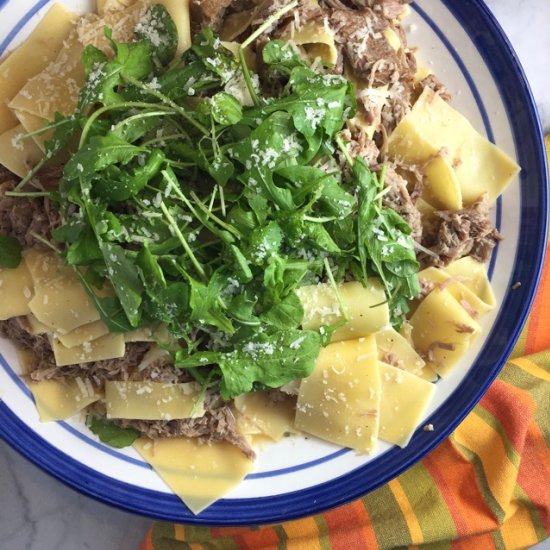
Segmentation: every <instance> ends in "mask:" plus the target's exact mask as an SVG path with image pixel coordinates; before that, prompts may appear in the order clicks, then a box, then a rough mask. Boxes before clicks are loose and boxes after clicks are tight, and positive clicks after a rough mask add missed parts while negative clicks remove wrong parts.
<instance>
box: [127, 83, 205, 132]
mask: <svg viewBox="0 0 550 550" xmlns="http://www.w3.org/2000/svg"><path fill="white" fill-rule="evenodd" d="M122 78H124V80H126V82H129V83H130V84H132V85H133V86H136V87H137V88H140V89H141V90H143V91H145V92H147V93H148V94H151V95H153V96H155V97H156V98H158V99H160V100H161V101H162V102H163V103H165V104H166V105H169V106H170V107H172V109H174V111H176V112H177V113H178V114H179V115H181V116H182V117H183V118H184V119H185V120H187V122H189V123H190V124H192V125H193V126H194V127H195V128H196V129H197V130H199V132H201V133H203V134H204V135H207V134H209V133H210V132H209V131H208V130H207V129H206V128H205V127H204V126H203V125H202V124H201V123H200V122H197V121H196V120H195V119H194V118H193V117H192V116H191V115H190V114H189V113H188V112H187V111H186V110H185V109H184V108H183V107H180V106H179V105H178V104H177V103H176V102H174V101H172V100H171V99H170V98H169V97H167V96H165V95H164V94H161V93H160V92H158V91H157V90H153V89H152V88H150V87H149V86H147V84H144V83H143V82H141V81H140V80H138V79H137V78H134V77H132V76H123V77H122Z"/></svg>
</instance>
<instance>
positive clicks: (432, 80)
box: [420, 74, 452, 101]
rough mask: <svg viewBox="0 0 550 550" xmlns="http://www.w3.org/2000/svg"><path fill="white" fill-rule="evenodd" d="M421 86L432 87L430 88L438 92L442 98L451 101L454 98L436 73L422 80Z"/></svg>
mask: <svg viewBox="0 0 550 550" xmlns="http://www.w3.org/2000/svg"><path fill="white" fill-rule="evenodd" d="M420 87H421V89H422V90H424V89H425V88H430V90H433V91H434V92H435V93H436V94H439V96H440V97H441V99H443V100H445V101H450V100H451V99H452V96H451V94H450V92H449V91H448V90H447V88H446V87H445V85H444V84H443V83H442V82H441V80H439V78H437V76H435V75H434V74H431V75H429V76H427V77H426V78H425V79H424V80H422V81H421V82H420Z"/></svg>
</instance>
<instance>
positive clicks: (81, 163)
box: [63, 134, 146, 180]
mask: <svg viewBox="0 0 550 550" xmlns="http://www.w3.org/2000/svg"><path fill="white" fill-rule="evenodd" d="M144 152H146V149H143V148H142V147H137V146H135V145H132V144H130V143H128V142H127V141H125V140H123V139H121V138H119V137H117V136H116V135H114V134H108V135H105V136H93V137H92V138H91V139H90V141H89V142H88V143H87V144H86V145H84V147H82V149H80V150H79V151H78V152H77V153H75V154H74V156H73V157H72V158H71V159H70V160H69V162H68V163H67V164H66V165H65V170H64V172H63V173H64V175H65V177H66V178H67V179H69V180H76V179H78V178H90V177H91V176H93V175H95V174H97V172H99V171H101V170H103V169H104V168H106V167H107V166H111V165H113V164H122V165H125V164H128V163H129V162H130V161H131V160H132V159H133V158H135V157H136V156H137V155H139V154H141V153H144Z"/></svg>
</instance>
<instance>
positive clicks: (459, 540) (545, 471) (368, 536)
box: [140, 250, 550, 550]
mask: <svg viewBox="0 0 550 550" xmlns="http://www.w3.org/2000/svg"><path fill="white" fill-rule="evenodd" d="M549 536H550V250H549V254H547V256H546V264H545V267H544V271H543V275H542V280H541V284H540V287H539V290H538V293H537V297H536V300H535V303H534V305H533V308H532V310H531V314H530V317H529V320H528V322H527V324H526V326H525V328H524V330H523V332H522V334H521V336H520V338H519V340H518V343H517V345H516V347H515V349H514V351H513V353H512V355H511V356H510V359H509V361H508V362H507V364H506V365H505V367H504V368H503V370H502V372H501V374H500V376H499V377H498V379H497V380H496V381H495V382H494V383H493V384H492V386H491V387H490V389H489V391H488V392H487V393H486V394H485V396H484V397H483V399H482V400H481V401H480V402H479V404H478V405H477V406H476V407H475V409H474V410H473V411H472V412H471V413H470V414H469V415H468V416H467V417H466V419H465V420H464V421H463V422H462V423H461V424H460V426H459V427H458V428H457V429H456V431H455V432H454V433H453V434H452V435H451V437H449V438H448V439H447V440H445V441H444V442H443V443H441V444H440V445H439V446H438V447H437V448H436V449H435V450H434V451H432V452H431V453H430V454H429V455H428V456H427V457H426V458H424V459H423V460H422V461H421V462H419V463H418V464H416V465H415V466H413V467H412V468H410V469H409V470H408V471H406V472H405V473H403V474H401V475H400V476H399V477H397V478H396V479H394V480H392V481H390V482H389V483H388V484H387V485H384V486H383V487H380V488H379V489H377V490H376V491H373V492H372V493H370V494H368V495H367V496H365V497H363V498H362V499H360V500H358V501H356V502H353V503H352V504H349V505H347V506H342V507H340V508H336V509H334V510H331V511H329V512H326V513H325V514H320V515H317V516H313V517H309V518H306V519H302V520H296V521H289V522H287V523H281V524H278V525H271V526H266V527H251V528H248V527H246V528H206V527H192V526H189V525H175V524H171V523H154V524H153V527H152V528H151V530H150V531H149V533H148V534H147V537H146V539H145V540H144V542H143V544H142V546H141V549H140V550H184V549H186V550H187V549H189V550H356V549H358V550H363V549H366V550H371V549H372V550H378V549H380V550H386V549H394V548H407V547H412V548H422V549H424V548H425V549H429V550H439V549H440V548H441V549H445V550H446V549H451V548H452V549H453V550H485V549H506V550H517V549H520V548H528V547H530V546H532V545H534V544H536V543H538V542H540V541H542V540H544V539H546V538H547V537H549Z"/></svg>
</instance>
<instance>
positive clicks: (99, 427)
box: [88, 416, 141, 449]
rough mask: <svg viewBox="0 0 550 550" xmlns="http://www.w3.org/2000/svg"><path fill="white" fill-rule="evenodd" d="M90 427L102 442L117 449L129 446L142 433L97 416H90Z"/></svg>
mask: <svg viewBox="0 0 550 550" xmlns="http://www.w3.org/2000/svg"><path fill="white" fill-rule="evenodd" d="M88 427H89V428H90V430H91V431H92V432H93V433H94V434H96V435H97V436H98V437H99V440H100V441H101V442H103V443H106V444H107V445H109V446H110V447H115V449H122V448H124V447H129V446H130V445H132V443H133V442H134V441H135V440H136V439H138V438H139V436H140V435H141V434H140V432H138V431H137V430H134V429H133V428H121V427H120V426H117V425H116V424H115V423H114V422H110V421H109V420H105V419H103V418H99V417H97V416H89V417H88Z"/></svg>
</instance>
